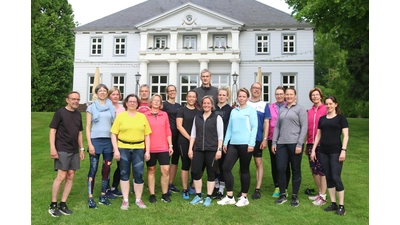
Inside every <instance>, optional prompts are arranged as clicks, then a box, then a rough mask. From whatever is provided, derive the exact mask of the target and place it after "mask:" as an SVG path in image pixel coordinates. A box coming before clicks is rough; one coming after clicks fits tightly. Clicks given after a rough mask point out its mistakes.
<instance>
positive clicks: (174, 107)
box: [161, 101, 182, 136]
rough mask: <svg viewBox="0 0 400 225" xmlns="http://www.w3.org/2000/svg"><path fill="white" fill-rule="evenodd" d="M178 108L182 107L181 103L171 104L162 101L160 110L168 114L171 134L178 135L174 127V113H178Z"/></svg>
mask: <svg viewBox="0 0 400 225" xmlns="http://www.w3.org/2000/svg"><path fill="white" fill-rule="evenodd" d="M179 108H182V105H181V104H179V103H176V102H175V104H171V103H169V102H168V101H164V102H163V108H162V109H161V110H162V111H164V112H166V113H167V114H168V118H169V125H170V127H171V132H172V136H175V135H178V134H179V131H178V129H177V128H176V115H177V113H178V110H179Z"/></svg>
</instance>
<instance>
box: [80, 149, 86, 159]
mask: <svg viewBox="0 0 400 225" xmlns="http://www.w3.org/2000/svg"><path fill="white" fill-rule="evenodd" d="M79 158H80V159H81V161H83V160H84V159H85V151H80V150H79Z"/></svg>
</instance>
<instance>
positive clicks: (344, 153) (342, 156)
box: [339, 151, 346, 162]
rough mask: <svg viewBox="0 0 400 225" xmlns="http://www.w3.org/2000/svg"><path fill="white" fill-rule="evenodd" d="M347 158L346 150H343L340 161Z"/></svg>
mask: <svg viewBox="0 0 400 225" xmlns="http://www.w3.org/2000/svg"><path fill="white" fill-rule="evenodd" d="M344 160H346V151H341V152H340V155H339V162H344Z"/></svg>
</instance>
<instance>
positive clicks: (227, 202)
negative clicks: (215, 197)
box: [217, 195, 236, 205]
mask: <svg viewBox="0 0 400 225" xmlns="http://www.w3.org/2000/svg"><path fill="white" fill-rule="evenodd" d="M235 203H236V201H235V197H232V198H229V197H228V195H226V196H225V198H223V199H221V200H219V201H218V202H217V204H218V205H234V204H235Z"/></svg>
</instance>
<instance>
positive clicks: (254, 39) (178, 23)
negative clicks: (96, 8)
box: [73, 3, 314, 108]
mask: <svg viewBox="0 0 400 225" xmlns="http://www.w3.org/2000/svg"><path fill="white" fill-rule="evenodd" d="M260 35H263V37H266V38H267V39H268V42H264V43H267V46H268V52H267V53H264V52H260V49H258V48H257V43H258V41H259V40H258V37H259V36H260ZM313 35H314V31H313V28H312V27H310V26H306V27H304V26H299V27H290V28H288V27H282V28H276V27H274V28H271V26H269V25H268V24H265V27H259V28H247V27H246V24H245V23H244V22H242V21H239V20H236V19H234V18H228V17H226V16H223V15H221V14H219V13H216V12H213V11H210V10H208V9H205V8H202V7H201V6H198V5H195V4H193V3H186V4H183V5H182V6H180V7H177V8H175V9H172V10H170V11H168V12H165V13H163V14H160V15H157V16H155V17H152V18H150V19H148V20H146V21H143V22H141V23H138V24H136V25H135V26H134V27H132V28H131V29H120V30H115V29H106V28H102V29H100V28H99V29H98V30H93V29H90V30H89V29H88V30H87V31H85V30H76V31H75V37H76V39H75V62H74V81H73V89H74V90H76V91H79V92H80V93H81V99H82V100H81V103H90V101H91V95H90V93H91V86H90V85H91V82H93V76H94V72H95V68H96V67H99V69H100V73H101V83H104V84H105V85H107V86H108V87H111V86H117V87H119V88H121V89H122V90H123V94H124V95H127V94H130V93H137V90H136V86H137V85H136V79H135V74H136V73H139V74H141V78H140V84H144V83H146V84H148V85H150V87H151V90H152V92H153V93H160V94H162V95H164V96H165V92H164V87H165V86H167V85H168V84H174V85H176V86H177V89H178V95H177V101H178V102H181V101H182V102H184V100H185V93H186V91H187V90H190V89H191V88H193V87H197V86H199V85H200V79H199V75H200V74H199V72H200V71H201V70H202V69H205V68H208V69H209V70H210V71H211V75H212V78H213V81H212V84H213V85H214V86H225V85H229V86H231V87H232V84H233V80H232V76H231V74H233V73H235V72H236V73H237V74H239V79H238V82H237V84H238V87H239V88H240V87H246V88H248V89H250V85H251V84H252V83H254V82H255V81H256V74H257V71H258V67H261V71H262V74H263V76H264V77H263V86H264V90H263V92H264V99H263V100H264V101H267V102H274V101H275V98H274V91H275V88H276V87H277V86H294V88H295V89H296V90H297V96H298V103H299V104H301V105H303V106H305V107H306V108H308V107H309V106H311V102H310V101H309V98H308V92H309V90H311V88H313V87H314V47H313V46H314V36H313ZM288 37H289V38H290V41H289V42H291V43H292V44H293V48H291V50H290V51H289V52H284V50H283V49H284V46H285V43H287V42H285V41H286V39H285V38H288ZM284 39H285V40H284ZM93 40H96V41H98V42H96V43H95V45H96V46H97V47H99V46H100V47H99V48H98V49H97V50H99V49H100V50H99V51H98V52H97V53H99V54H98V55H96V54H95V55H93V54H92V51H93V48H92V46H93ZM121 40H123V41H125V42H123V43H124V50H125V51H124V54H121V55H116V54H115V52H116V50H120V49H121V46H119V48H118V47H117V46H116V41H121ZM157 40H159V41H161V42H157ZM99 41H101V42H99ZM119 43H120V42H119ZM164 44H165V46H167V47H168V49H165V50H164V49H155V50H153V49H149V47H153V48H155V47H161V45H164ZM215 45H217V46H218V47H219V46H220V45H224V46H228V48H226V49H222V48H218V49H212V48H210V46H215ZM185 47H187V49H186V48H185ZM189 81H190V82H189ZM164 100H165V99H164Z"/></svg>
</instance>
